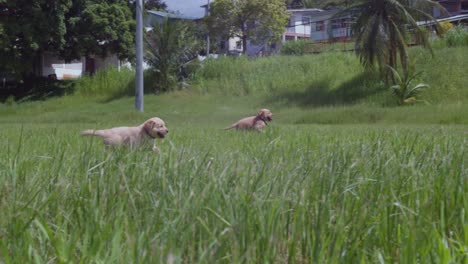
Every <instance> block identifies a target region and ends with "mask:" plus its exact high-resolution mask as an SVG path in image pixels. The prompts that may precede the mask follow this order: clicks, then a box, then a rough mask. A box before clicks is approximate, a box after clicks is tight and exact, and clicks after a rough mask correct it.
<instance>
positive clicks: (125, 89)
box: [75, 67, 135, 100]
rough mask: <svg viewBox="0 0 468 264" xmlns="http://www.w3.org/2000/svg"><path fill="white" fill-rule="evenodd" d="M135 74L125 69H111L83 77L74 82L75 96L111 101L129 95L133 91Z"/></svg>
mask: <svg viewBox="0 0 468 264" xmlns="http://www.w3.org/2000/svg"><path fill="white" fill-rule="evenodd" d="M134 83H135V72H134V71H132V70H129V69H127V68H122V69H121V70H119V69H117V68H113V67H109V68H106V69H104V70H100V71H97V72H96V73H95V74H94V75H91V76H90V75H85V76H83V77H81V78H79V79H77V80H76V83H75V90H76V94H78V95H81V96H88V97H99V98H102V99H104V100H112V99H116V98H120V97H122V96H127V95H131V94H132V92H134V91H135V86H134Z"/></svg>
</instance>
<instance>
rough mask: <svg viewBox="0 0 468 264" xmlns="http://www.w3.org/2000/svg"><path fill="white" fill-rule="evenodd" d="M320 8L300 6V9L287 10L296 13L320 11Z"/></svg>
mask: <svg viewBox="0 0 468 264" xmlns="http://www.w3.org/2000/svg"><path fill="white" fill-rule="evenodd" d="M322 11H323V10H322V9H319V8H301V9H288V12H291V13H296V12H322Z"/></svg>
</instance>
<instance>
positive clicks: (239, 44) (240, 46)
mask: <svg viewBox="0 0 468 264" xmlns="http://www.w3.org/2000/svg"><path fill="white" fill-rule="evenodd" d="M236 49H242V41H240V40H239V41H236Z"/></svg>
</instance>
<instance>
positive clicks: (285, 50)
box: [281, 39, 312, 55]
mask: <svg viewBox="0 0 468 264" xmlns="http://www.w3.org/2000/svg"><path fill="white" fill-rule="evenodd" d="M310 43H312V42H311V41H310V40H307V39H301V40H297V41H288V42H285V43H284V44H283V46H282V47H281V54H282V55H304V54H306V46H307V45H308V44H310Z"/></svg>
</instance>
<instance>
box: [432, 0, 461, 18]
mask: <svg viewBox="0 0 468 264" xmlns="http://www.w3.org/2000/svg"><path fill="white" fill-rule="evenodd" d="M435 1H436V2H438V3H439V4H440V5H441V6H443V7H444V8H445V9H446V10H447V12H448V13H446V12H443V11H442V10H440V8H437V7H434V9H433V16H434V17H435V18H443V17H451V16H458V15H467V14H468V0H435Z"/></svg>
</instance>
